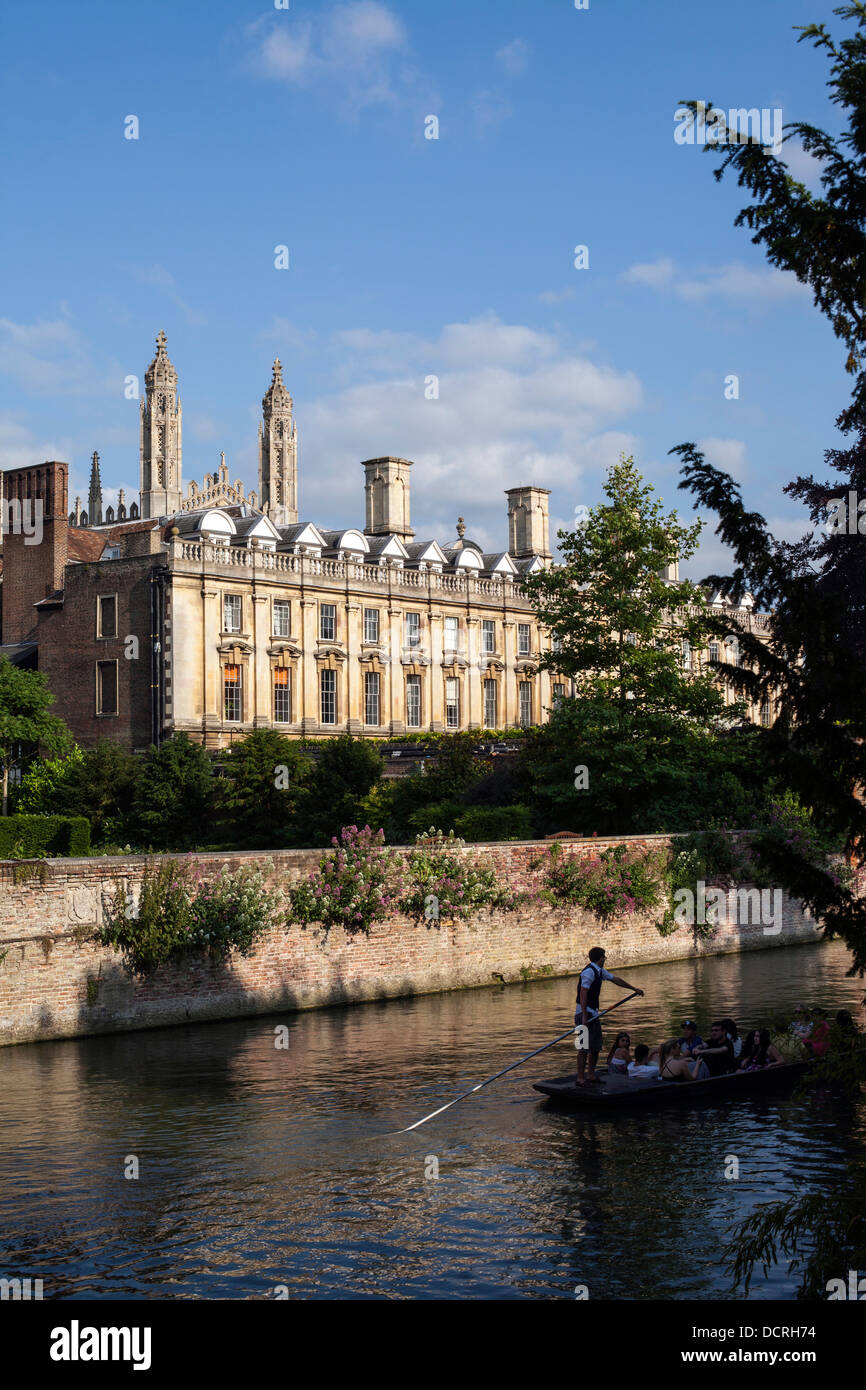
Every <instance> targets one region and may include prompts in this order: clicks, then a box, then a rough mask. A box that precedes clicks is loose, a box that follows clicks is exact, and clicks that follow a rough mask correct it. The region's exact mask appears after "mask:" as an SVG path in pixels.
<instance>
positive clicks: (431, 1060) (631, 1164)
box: [0, 944, 863, 1298]
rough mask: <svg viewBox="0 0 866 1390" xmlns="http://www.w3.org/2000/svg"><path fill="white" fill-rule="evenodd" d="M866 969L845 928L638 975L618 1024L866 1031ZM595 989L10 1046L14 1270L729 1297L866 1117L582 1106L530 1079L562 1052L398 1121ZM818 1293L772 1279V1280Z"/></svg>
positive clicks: (6, 1231) (117, 1293)
mask: <svg viewBox="0 0 866 1390" xmlns="http://www.w3.org/2000/svg"><path fill="white" fill-rule="evenodd" d="M847 963H848V956H847V953H846V952H845V951H844V949H843V948H842V947H841V946H840V945H838V944H833V945H821V946H803V947H799V948H795V949H790V950H783V951H766V952H754V953H750V954H747V955H741V956H734V955H732V956H726V957H716V958H706V959H704V960H700V961H696V962H675V963H673V964H670V965H666V966H652V967H642V968H634V967H632V966H629V967H628V968H627V973H628V976H629V978H630V979H631V978H634V979H635V981H636V982H637V983H638V984H639V985H640V986H641V987H642V988H643V989H645V990H646V995H645V997H644V998H643V999H639V1000H634V1001H632V1002H631V1003H629V1004H628V1005H626V1006H625V1007H624V1008H623V1009H622V1010H621V1011H620V1012H619V1013H618V1014H616V1015H615V1016H614V1019H615V1020H616V1022H615V1026H616V1027H619V1026H624V1027H628V1029H629V1030H630V1032H631V1035H632V1042H633V1043H634V1042H637V1041H641V1040H643V1041H647V1042H657V1041H659V1040H660V1039H661V1038H662V1037H663V1036H665V1035H667V1034H669V1033H671V1032H672V1031H677V1028H678V1025H679V1023H680V1022H681V1020H682V1018H684V1017H686V1016H687V1015H695V1016H696V1017H697V1018H698V1020H699V1022H700V1023H701V1024H702V1025H708V1024H709V1022H711V1021H712V1018H713V1017H718V1016H721V1015H727V1014H729V1015H731V1016H733V1017H734V1018H736V1019H737V1021H738V1022H739V1023H740V1025H741V1029H742V1028H743V1027H744V1026H745V1025H747V1024H748V1023H754V1022H757V1021H760V1020H761V1019H765V1018H770V1017H772V1016H773V1014H774V1013H776V1012H777V1011H782V1012H787V1011H789V1010H790V1009H791V1008H792V1007H793V1005H794V1004H795V1003H797V1002H799V1001H800V1000H801V999H804V1000H805V1002H807V1003H817V1002H821V1003H824V1004H826V1005H828V1006H832V1007H833V1008H837V1007H849V1008H852V1011H853V1012H854V1013H855V1016H859V1017H861V1021H862V1015H860V1012H859V1002H860V998H861V995H862V992H863V991H862V986H861V985H860V984H858V982H856V981H854V980H849V979H846V978H845V970H846V968H847ZM614 969H617V964H616V962H614ZM574 989H575V982H574V981H573V980H555V981H544V982H541V983H535V984H531V985H527V986H525V987H512V988H508V989H500V988H497V989H490V990H476V991H470V992H464V993H455V994H450V995H437V996H431V997H428V998H423V999H415V1000H398V1001H392V1002H388V1003H382V1004H372V1005H365V1006H361V1007H356V1008H345V1009H336V1010H328V1011H323V1012H319V1013H309V1014H300V1015H290V1016H287V1017H280V1018H276V1017H269V1018H262V1019H247V1020H241V1021H233V1022H230V1023H216V1024H204V1025H197V1026H194V1027H192V1026H191V1027H185V1028H176V1029H165V1030H161V1031H158V1032H141V1033H135V1034H127V1035H125V1036H119V1037H114V1038H112V1037H99V1038H93V1039H82V1040H80V1041H76V1042H67V1043H43V1044H38V1045H36V1044H34V1045H25V1046H22V1047H18V1048H9V1049H5V1050H4V1052H3V1062H4V1072H5V1084H4V1087H3V1092H2V1095H0V1125H2V1130H0V1132H2V1134H3V1142H2V1150H0V1211H2V1223H0V1230H2V1237H0V1251H2V1255H0V1261H2V1266H3V1273H4V1274H7V1275H12V1274H19V1275H27V1274H30V1275H31V1276H32V1277H41V1278H43V1279H44V1280H45V1292H46V1296H54V1297H65V1298H98V1297H107V1296H110V1297H187V1298H188V1297H228V1298H250V1297H253V1298H256V1297H258V1298H261V1297H267V1296H268V1295H269V1294H270V1293H271V1291H272V1290H273V1288H274V1286H275V1285H277V1284H286V1285H288V1287H289V1290H290V1292H291V1296H292V1297H314V1298H323V1297H324V1298H327V1297H347V1296H348V1297H377V1298H410V1297H421V1298H431V1297H446V1298H448V1297H470V1298H527V1297H539V1296H543V1297H573V1296H574V1289H575V1286H576V1285H578V1284H586V1285H588V1287H589V1290H590V1296H591V1297H593V1298H649V1297H669V1298H712V1297H718V1296H724V1295H725V1294H726V1293H727V1292H728V1288H729V1286H728V1282H727V1280H726V1279H725V1277H724V1274H723V1272H722V1270H721V1268H720V1265H719V1251H720V1249H721V1246H722V1245H723V1243H724V1241H725V1239H726V1238H727V1235H728V1233H729V1231H730V1229H731V1227H732V1225H733V1224H734V1223H735V1222H736V1221H738V1220H739V1219H741V1218H742V1216H743V1215H744V1214H746V1213H748V1211H749V1210H751V1209H752V1208H753V1207H754V1206H755V1205H757V1204H758V1203H761V1202H766V1201H768V1200H772V1199H774V1198H776V1197H778V1196H783V1195H784V1196H787V1195H791V1194H793V1193H794V1192H795V1191H797V1192H802V1191H803V1190H804V1189H805V1188H806V1187H815V1188H821V1187H829V1186H830V1185H832V1183H833V1181H834V1178H835V1176H836V1175H837V1174H838V1173H839V1172H841V1170H842V1168H843V1166H844V1162H845V1158H846V1156H847V1155H848V1154H849V1153H850V1152H851V1150H852V1147H853V1146H854V1145H856V1144H858V1143H859V1142H860V1140H861V1137H862V1134H861V1123H862V1117H861V1116H860V1114H859V1113H858V1112H857V1110H856V1109H855V1108H853V1107H852V1108H849V1111H848V1112H847V1113H842V1112H840V1110H839V1108H838V1106H836V1105H835V1104H830V1103H828V1102H826V1101H824V1102H822V1101H821V1100H820V1099H819V1100H814V1099H813V1100H808V1101H799V1100H795V1099H792V1098H791V1097H790V1096H781V1097H773V1096H765V1097H761V1098H759V1099H758V1098H756V1099H755V1100H753V1101H741V1100H733V1101H731V1102H729V1103H728V1104H727V1105H725V1106H720V1107H712V1108H702V1109H697V1110H692V1111H689V1110H676V1111H668V1112H665V1111H660V1112H658V1113H643V1114H636V1115H633V1116H629V1115H624V1116H621V1117H619V1118H618V1119H617V1120H615V1121H613V1122H612V1121H610V1120H609V1119H594V1118H593V1117H592V1116H576V1117H575V1116H569V1115H563V1114H558V1113H556V1112H555V1111H553V1110H550V1109H548V1108H547V1107H546V1106H545V1104H544V1103H542V1102H541V1101H540V1098H538V1097H537V1096H536V1095H535V1094H534V1093H533V1092H532V1091H531V1086H530V1083H531V1081H532V1080H533V1079H537V1078H539V1077H541V1076H549V1075H556V1074H559V1073H563V1072H567V1071H571V1070H573V1056H574V1054H573V1049H571V1048H570V1046H569V1045H568V1044H563V1045H562V1047H561V1049H557V1050H556V1051H555V1052H554V1053H553V1054H547V1055H546V1056H542V1057H539V1058H536V1059H534V1060H533V1061H532V1062H530V1063H528V1064H527V1066H526V1067H525V1068H523V1069H521V1070H519V1071H517V1072H514V1073H512V1074H511V1075H509V1076H507V1077H504V1078H503V1079H502V1081H501V1082H497V1083H495V1084H494V1085H493V1086H491V1087H490V1088H489V1089H488V1090H485V1091H482V1092H481V1093H479V1094H478V1095H477V1096H475V1097H473V1098H472V1099H470V1100H467V1101H466V1102H464V1103H463V1104H461V1105H459V1106H456V1107H455V1108H454V1109H453V1110H450V1111H448V1112H447V1113H446V1114H445V1115H443V1116H441V1117H439V1118H437V1119H436V1120H434V1121H432V1122H431V1123H430V1124H429V1125H427V1126H425V1127H424V1128H422V1129H421V1130H419V1131H416V1132H415V1133H413V1134H411V1135H402V1136H396V1137H395V1136H393V1135H392V1134H390V1132H391V1131H394V1130H395V1129H398V1128H399V1127H401V1126H403V1125H406V1124H408V1123H411V1122H412V1121H413V1120H416V1119H418V1118H419V1117H420V1116H421V1115H423V1114H426V1113H427V1112H428V1111H430V1110H433V1109H435V1108H436V1106H437V1105H441V1104H443V1103H444V1102H445V1101H446V1100H448V1099H451V1098H452V1097H453V1096H454V1095H456V1094H457V1092H458V1091H460V1090H462V1089H465V1088H466V1087H467V1086H469V1085H471V1084H473V1083H474V1082H476V1081H478V1080H480V1079H482V1078H484V1077H485V1076H488V1075H490V1074H492V1073H493V1072H495V1071H497V1070H499V1069H500V1068H501V1067H502V1066H504V1065H506V1064H507V1063H508V1062H509V1061H511V1060H513V1059H515V1058H516V1057H518V1056H520V1055H521V1054H523V1053H526V1052H529V1051H531V1050H532V1048H533V1047H535V1046H538V1045H540V1043H542V1042H543V1041H545V1040H546V1039H547V1038H549V1037H553V1036H555V1034H556V1033H557V1032H561V1031H563V1029H564V1028H566V1027H567V1026H568V1023H569V1019H570V1014H571V1009H572V1004H573V995H574ZM610 997H611V998H615V997H616V995H615V992H614V991H611V996H610ZM277 1024H287V1026H288V1028H289V1038H290V1046H289V1047H288V1048H287V1049H286V1050H280V1049H277V1048H276V1047H275V1045H274V1044H275V1031H274V1030H275V1026H276V1025H277ZM612 1026H613V1025H612ZM386 1136H388V1137H386ZM129 1155H135V1156H136V1157H137V1159H138V1162H139V1165H140V1177H139V1179H138V1180H137V1181H135V1180H132V1181H130V1180H126V1179H124V1177H123V1171H124V1163H125V1160H126V1159H127V1157H128V1156H129ZM729 1155H735V1156H736V1157H737V1158H738V1160H739V1165H740V1176H739V1178H738V1179H737V1180H736V1181H730V1180H728V1179H726V1177H725V1164H726V1160H727V1158H728V1156H729ZM428 1158H435V1159H436V1160H437V1162H438V1165H439V1178H438V1180H429V1179H427V1178H426V1177H425V1168H426V1169H427V1170H428V1171H429V1168H430V1165H429V1164H428V1163H427V1160H428ZM794 1286H795V1281H794V1279H792V1278H791V1277H789V1276H788V1274H787V1272H786V1271H785V1270H781V1271H776V1272H775V1273H774V1274H773V1275H772V1277H771V1279H770V1280H769V1281H767V1283H764V1282H763V1281H759V1282H758V1284H757V1285H756V1286H755V1289H754V1292H753V1297H776V1298H778V1297H790V1296H791V1295H792V1292H793V1289H794Z"/></svg>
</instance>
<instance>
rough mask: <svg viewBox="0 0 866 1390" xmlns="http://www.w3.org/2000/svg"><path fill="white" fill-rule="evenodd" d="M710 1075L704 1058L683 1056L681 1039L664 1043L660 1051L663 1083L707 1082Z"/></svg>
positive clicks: (673, 1039) (660, 1072)
mask: <svg viewBox="0 0 866 1390" xmlns="http://www.w3.org/2000/svg"><path fill="white" fill-rule="evenodd" d="M709 1074H710V1073H709V1071H708V1070H707V1064H706V1062H705V1061H704V1060H703V1058H701V1057H689V1056H688V1055H683V1052H682V1050H681V1047H680V1040H679V1038H671V1040H670V1042H666V1043H662V1046H661V1049H660V1051H659V1076H660V1077H661V1080H662V1081H705V1080H706V1079H707V1077H708V1076H709Z"/></svg>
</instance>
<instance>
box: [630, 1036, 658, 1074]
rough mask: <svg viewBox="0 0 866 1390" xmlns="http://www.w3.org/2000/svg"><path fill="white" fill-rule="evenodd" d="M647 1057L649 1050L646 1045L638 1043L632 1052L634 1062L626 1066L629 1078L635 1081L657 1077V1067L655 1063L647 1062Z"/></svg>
mask: <svg viewBox="0 0 866 1390" xmlns="http://www.w3.org/2000/svg"><path fill="white" fill-rule="evenodd" d="M647 1057H649V1048H648V1047H647V1045H646V1043H638V1045H637V1047H636V1048H635V1050H634V1061H633V1062H629V1064H628V1074H629V1076H631V1077H634V1078H635V1080H637V1081H641V1080H644V1079H648V1078H649V1077H653V1076H655V1077H657V1076H658V1074H659V1069H658V1066H657V1065H656V1063H655V1062H648V1061H647Z"/></svg>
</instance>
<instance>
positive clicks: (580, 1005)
mask: <svg viewBox="0 0 866 1390" xmlns="http://www.w3.org/2000/svg"><path fill="white" fill-rule="evenodd" d="M605 956H606V952H605V951H604V948H603V947H601V946H593V948H592V950H591V951H590V953H589V965H587V966H584V968H583V970H582V971H581V972H580V980H579V983H578V986H577V1004H576V1007H575V1011H574V1032H575V1039H574V1045H575V1047H576V1048H577V1084H578V1086H583V1085H585V1084H586V1082H587V1081H595V1080H596V1075H595V1067H596V1063H597V1062H598V1054H599V1052H601V1042H602V1039H601V1023H600V1022H599V1017H598V1012H599V1010H598V996H599V994H600V992H601V986H602V982H603V981H604V980H610V982H611V984H612V985H619V987H620V989H631V990H634V992H635V994H639V995H643V990H642V989H637V988H636V987H635V986H634V985H630V984H629V983H628V980H621V979H620V977H619V976H618V975H611V973H610V971H609V970H605V968H604V962H605ZM587 1056H588V1057H589V1071H587V1070H586V1059H587Z"/></svg>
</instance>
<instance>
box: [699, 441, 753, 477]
mask: <svg viewBox="0 0 866 1390" xmlns="http://www.w3.org/2000/svg"><path fill="white" fill-rule="evenodd" d="M697 447H698V448H699V449H700V451H701V453H702V454H705V455H706V458H707V462H708V463H711V464H712V465H713V467H714V468H720V469H721V470H722V472H723V473H730V475H731V477H732V478H735V479H736V481H737V482H738V483H742V482H743V481H744V480H745V477H746V474H747V472H748V464H747V461H746V445H745V443H744V442H743V440H742V439H717V438H714V437H712V436H707V438H705V439H699V440H698V441H697Z"/></svg>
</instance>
